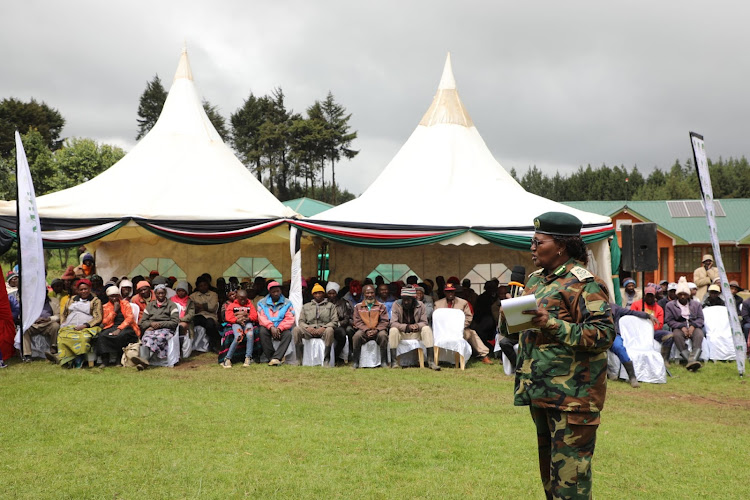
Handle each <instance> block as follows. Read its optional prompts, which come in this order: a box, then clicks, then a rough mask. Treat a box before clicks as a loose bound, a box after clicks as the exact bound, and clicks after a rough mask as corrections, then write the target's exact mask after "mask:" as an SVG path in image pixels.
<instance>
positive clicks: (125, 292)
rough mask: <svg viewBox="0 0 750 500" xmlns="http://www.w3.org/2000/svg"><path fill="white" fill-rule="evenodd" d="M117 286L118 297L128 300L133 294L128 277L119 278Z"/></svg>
mask: <svg viewBox="0 0 750 500" xmlns="http://www.w3.org/2000/svg"><path fill="white" fill-rule="evenodd" d="M119 288H120V297H122V298H123V299H125V300H128V301H129V300H130V297H131V296H132V295H133V282H132V281H130V280H129V279H121V280H120V285H119Z"/></svg>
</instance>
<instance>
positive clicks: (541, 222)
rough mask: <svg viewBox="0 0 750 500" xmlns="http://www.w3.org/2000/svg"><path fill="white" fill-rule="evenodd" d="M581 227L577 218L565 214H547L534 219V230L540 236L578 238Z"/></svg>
mask: <svg viewBox="0 0 750 500" xmlns="http://www.w3.org/2000/svg"><path fill="white" fill-rule="evenodd" d="M582 225H583V223H582V222H581V220H580V219H579V218H578V217H576V216H575V215H571V214H566V213H565V212H547V213H544V214H542V215H539V216H538V217H536V218H535V219H534V229H535V230H536V232H537V233H542V234H552V235H558V236H580V235H581V226H582Z"/></svg>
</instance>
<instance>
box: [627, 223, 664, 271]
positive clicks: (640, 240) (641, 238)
mask: <svg viewBox="0 0 750 500" xmlns="http://www.w3.org/2000/svg"><path fill="white" fill-rule="evenodd" d="M620 234H621V236H622V260H621V265H622V270H623V271H656V270H657V269H659V249H658V248H657V246H656V224H655V223H653V222H641V223H638V224H623V225H622V226H620Z"/></svg>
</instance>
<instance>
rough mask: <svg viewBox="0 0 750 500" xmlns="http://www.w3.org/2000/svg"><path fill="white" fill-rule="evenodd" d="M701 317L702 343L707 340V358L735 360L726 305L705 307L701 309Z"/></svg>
mask: <svg viewBox="0 0 750 500" xmlns="http://www.w3.org/2000/svg"><path fill="white" fill-rule="evenodd" d="M703 318H704V322H705V324H704V326H705V328H704V330H703V333H705V336H704V338H703V344H704V346H705V344H706V341H709V349H708V358H709V359H710V360H711V361H733V360H735V359H736V357H737V352H736V350H735V348H734V341H733V340H732V327H731V326H730V325H729V311H728V310H727V308H726V306H711V307H706V308H705V309H703ZM704 348H705V347H704Z"/></svg>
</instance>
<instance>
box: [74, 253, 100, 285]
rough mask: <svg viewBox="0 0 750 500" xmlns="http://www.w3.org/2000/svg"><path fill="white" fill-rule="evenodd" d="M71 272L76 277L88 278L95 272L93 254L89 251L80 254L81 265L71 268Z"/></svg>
mask: <svg viewBox="0 0 750 500" xmlns="http://www.w3.org/2000/svg"><path fill="white" fill-rule="evenodd" d="M73 274H75V277H76V278H77V279H82V278H88V279H91V277H92V276H94V275H95V274H96V265H95V263H94V256H93V255H91V254H90V253H85V254H83V255H81V265H79V266H77V267H76V268H75V269H73Z"/></svg>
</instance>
